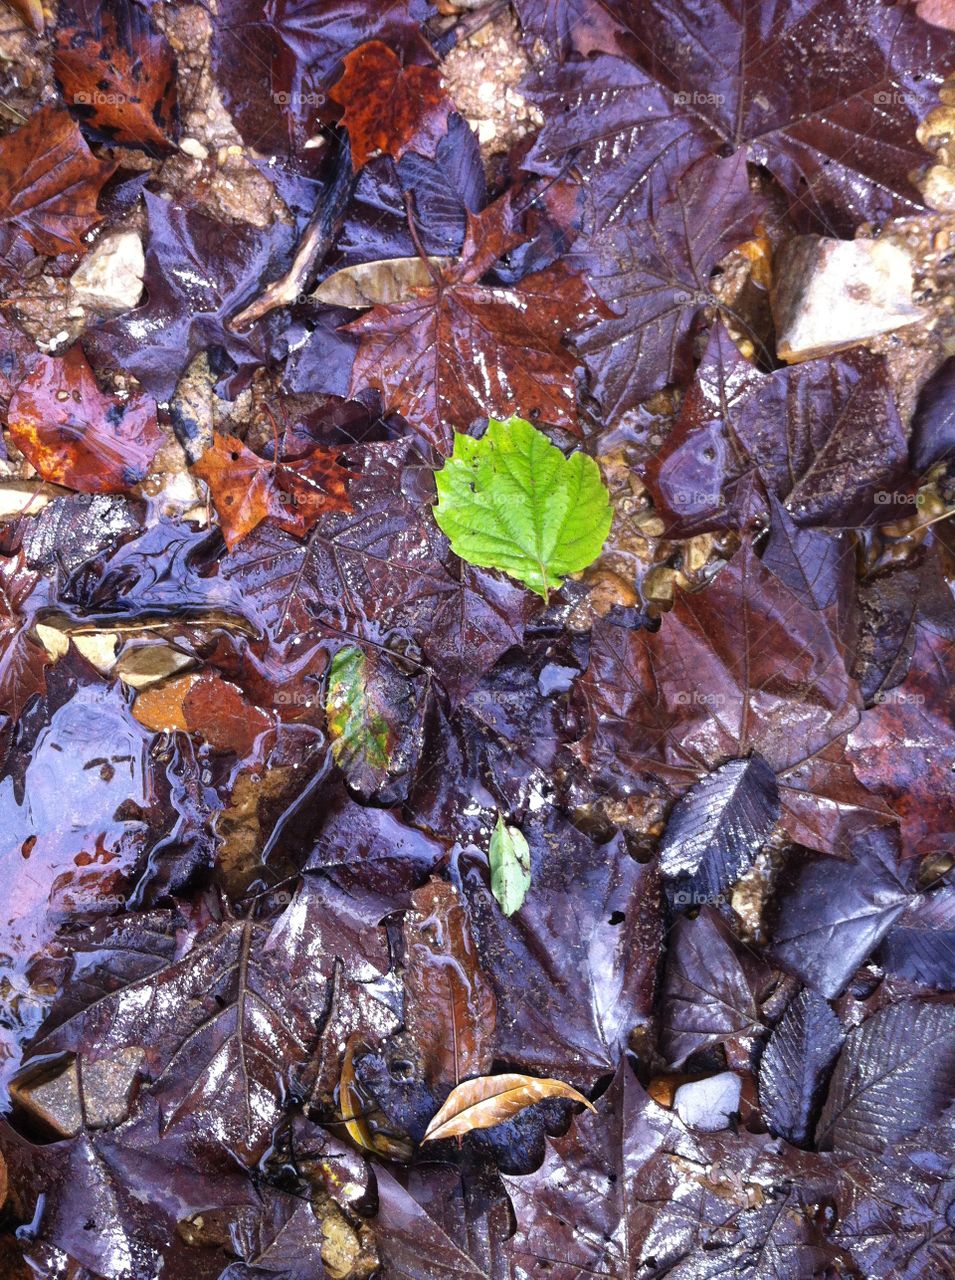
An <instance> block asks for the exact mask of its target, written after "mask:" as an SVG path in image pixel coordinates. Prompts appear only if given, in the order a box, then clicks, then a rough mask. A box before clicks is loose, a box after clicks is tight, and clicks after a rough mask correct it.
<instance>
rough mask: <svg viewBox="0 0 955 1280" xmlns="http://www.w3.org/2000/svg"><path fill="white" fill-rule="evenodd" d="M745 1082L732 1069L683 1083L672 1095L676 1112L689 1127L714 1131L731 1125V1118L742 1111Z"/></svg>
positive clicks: (708, 1131)
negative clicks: (740, 1108)
mask: <svg viewBox="0 0 955 1280" xmlns="http://www.w3.org/2000/svg"><path fill="white" fill-rule="evenodd" d="M742 1089H743V1082H742V1080H741V1079H740V1078H739V1076H737V1075H734V1074H733V1072H732V1071H723V1072H721V1074H720V1075H718V1076H707V1078H706V1079H705V1080H692V1081H690V1082H689V1083H688V1084H681V1085H680V1087H679V1089H677V1091H676V1093H675V1094H674V1095H673V1106H674V1109H675V1110H676V1113H677V1115H678V1116H679V1117H680V1119H681V1120H682V1121H683V1123H684V1124H685V1125H686V1126H687V1128H689V1129H698V1130H700V1131H701V1132H702V1133H715V1132H716V1131H717V1130H718V1129H728V1128H729V1117H730V1116H731V1115H732V1114H733V1113H734V1112H736V1111H738V1110H739V1099H740V1094H741V1092H742Z"/></svg>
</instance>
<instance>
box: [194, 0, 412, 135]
mask: <svg viewBox="0 0 955 1280" xmlns="http://www.w3.org/2000/svg"><path fill="white" fill-rule="evenodd" d="M427 14H428V6H427V5H426V4H425V3H423V0H383V3H381V4H376V5H375V7H374V10H373V11H370V10H369V8H368V6H367V5H366V4H364V3H362V0H279V3H278V4H276V5H275V6H273V7H272V8H270V9H266V10H263V8H262V6H261V4H259V3H258V0H227V3H225V4H223V5H222V7H221V8H220V9H219V10H218V11H217V16H216V20H215V23H214V29H213V40H212V71H213V75H214V76H215V79H216V83H217V85H218V86H219V90H220V92H221V94H222V99H223V101H224V102H225V104H226V107H227V108H228V110H229V111H230V113H231V114H232V118H233V119H234V121H235V123H236V127H237V128H238V130H239V132H240V133H241V135H242V137H243V139H244V140H245V141H246V142H247V143H248V144H249V146H251V147H255V148H256V149H257V150H259V151H275V152H280V153H281V152H289V151H300V150H301V149H302V147H303V145H304V143H305V142H306V141H307V140H308V138H309V137H310V136H311V135H313V134H314V133H315V132H316V128H317V125H318V121H319V119H320V117H321V114H322V108H323V106H324V104H325V101H326V93H327V90H328V87H329V85H330V83H331V82H332V81H333V80H334V79H335V78H336V75H337V74H338V73H340V71H341V65H342V63H341V60H342V58H343V57H344V56H345V54H347V53H348V52H349V50H351V49H354V47H355V46H356V45H358V44H361V42H362V41H363V40H372V39H378V40H383V41H386V42H387V43H388V44H389V45H391V46H392V48H395V49H399V50H401V51H402V52H403V53H405V54H407V55H410V57H411V58H417V59H419V60H420V59H422V58H424V59H427V58H428V57H429V56H430V55H431V51H430V49H429V48H428V46H427V44H426V43H425V42H424V40H423V39H422V37H421V35H420V32H419V21H421V20H423V19H424V18H425V17H426V16H427Z"/></svg>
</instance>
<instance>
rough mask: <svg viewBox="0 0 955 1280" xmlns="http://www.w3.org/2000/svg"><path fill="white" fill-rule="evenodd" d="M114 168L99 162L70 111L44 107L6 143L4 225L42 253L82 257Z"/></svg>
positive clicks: (1, 200)
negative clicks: (104, 188) (102, 190)
mask: <svg viewBox="0 0 955 1280" xmlns="http://www.w3.org/2000/svg"><path fill="white" fill-rule="evenodd" d="M114 167H115V166H114V165H113V164H112V163H111V162H109V161H107V160H97V159H96V157H95V156H94V155H93V153H92V152H91V151H90V149H89V147H88V146H87V145H86V142H85V141H84V139H83V135H82V134H81V133H80V131H79V129H78V128H77V125H76V122H75V121H74V120H73V118H72V117H71V116H70V114H69V112H68V111H58V110H56V109H55V108H53V107H43V108H42V109H41V110H39V111H37V112H36V113H35V115H32V116H31V117H30V119H29V120H28V121H27V122H26V124H24V125H21V126H20V128H19V129H15V130H14V131H13V133H8V134H7V136H6V137H5V138H0V224H7V225H8V226H10V227H12V228H14V229H16V230H18V231H20V232H21V233H22V234H23V235H24V236H25V237H26V239H27V241H28V242H29V244H31V245H32V246H33V248H34V249H36V250H37V252H38V253H49V254H57V253H69V252H74V251H75V252H79V251H80V250H82V249H83V248H84V245H83V241H82V239H81V238H80V237H81V236H83V235H84V234H85V233H86V232H87V231H89V229H90V227H92V226H93V225H94V224H95V223H97V222H98V221H99V217H100V215H99V214H98V213H97V212H96V201H97V199H98V197H99V193H100V189H101V187H102V186H103V183H104V182H105V181H106V179H107V178H108V177H109V176H110V174H111V173H112V172H113V169H114Z"/></svg>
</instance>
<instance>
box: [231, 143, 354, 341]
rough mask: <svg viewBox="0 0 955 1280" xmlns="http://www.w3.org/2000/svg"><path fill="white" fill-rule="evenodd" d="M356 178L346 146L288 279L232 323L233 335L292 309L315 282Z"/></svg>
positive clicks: (275, 284)
mask: <svg viewBox="0 0 955 1280" xmlns="http://www.w3.org/2000/svg"><path fill="white" fill-rule="evenodd" d="M354 186H355V177H354V175H353V174H352V171H351V156H350V154H349V151H348V147H347V146H344V147H342V149H341V152H340V154H339V163H338V172H337V173H336V175H335V179H334V181H333V182H332V185H331V188H330V190H329V191H328V194H327V196H326V197H325V199H323V200H322V201H321V203H320V204H319V205H318V207H317V209H316V210H315V212H314V213H313V214H312V216H311V218H310V219H309V223H308V226H307V227H306V228H305V234H304V235H303V237H302V240H301V243H300V244H299V246H298V250H297V252H296V254H295V257H294V259H293V260H292V265H291V266H290V267H289V269H288V271H286V273H285V275H284V276H281V277H280V278H279V279H278V280H274V281H273V282H272V283H271V284H270V285H267V286H266V287H265V289H263V291H262V293H260V294H259V296H258V297H257V298H256V299H255V301H254V302H250V303H249V305H248V306H247V307H244V308H243V309H242V310H241V311H240V312H239V314H238V315H236V316H233V317H232V319H231V320H230V321H229V328H230V329H231V330H232V331H233V332H238V331H239V330H240V329H247V328H248V327H249V325H250V324H254V323H255V321H256V320H261V318H262V317H263V316H265V315H268V313H269V312H270V311H274V310H275V309H276V308H277V307H288V306H291V305H292V303H293V302H296V301H298V300H299V299H300V298H301V296H302V294H303V293H305V291H306V290H307V289H308V288H309V286H310V285H311V284H313V283H314V280H315V276H316V275H317V274H318V271H319V269H320V268H321V265H322V263H323V262H324V261H325V256H326V254H327V253H328V251H329V249H330V248H331V247H332V243H333V241H334V239H335V237H336V235H337V234H338V229H339V227H340V226H341V224H342V219H343V218H344V216H345V208H346V206H347V204H348V201H349V199H350V198H351V193H352V191H353V190H354Z"/></svg>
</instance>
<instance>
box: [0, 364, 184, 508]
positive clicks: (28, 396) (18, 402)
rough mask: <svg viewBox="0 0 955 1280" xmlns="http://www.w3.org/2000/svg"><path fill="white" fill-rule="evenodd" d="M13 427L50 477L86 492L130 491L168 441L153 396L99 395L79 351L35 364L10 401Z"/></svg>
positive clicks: (19, 441) (38, 466) (20, 444)
mask: <svg viewBox="0 0 955 1280" xmlns="http://www.w3.org/2000/svg"><path fill="white" fill-rule="evenodd" d="M7 429H8V431H9V432H10V438H11V439H12V440H13V443H14V444H15V445H16V446H17V448H18V449H20V450H21V452H22V453H23V454H24V456H25V457H26V458H27V460H28V461H29V462H30V463H31V464H32V465H33V466H34V467H36V469H37V471H38V472H39V473H40V475H41V476H42V477H43V479H44V480H50V481H52V482H53V483H55V484H62V485H65V486H66V487H67V488H69V489H77V490H78V491H79V492H80V493H124V492H126V491H127V490H129V489H131V488H132V486H133V485H135V484H138V483H139V482H140V481H141V480H142V479H143V478H144V476H145V475H146V472H147V471H148V470H149V466H150V464H151V462H152V460H153V458H154V457H155V455H156V452H157V450H158V449H159V446H160V445H161V444H162V442H163V440H164V438H165V437H164V433H163V431H162V428H161V427H160V426H159V423H158V422H157V421H156V405H155V403H154V402H153V400H152V399H151V397H149V396H146V395H134V396H131V397H130V398H129V400H127V401H125V402H124V401H122V400H120V398H119V397H118V396H114V395H108V394H106V393H104V392H103V391H101V390H100V388H99V385H98V383H97V381H96V379H95V378H94V377H93V371H92V370H91V369H90V367H89V365H88V364H87V361H86V357H85V356H84V355H83V351H82V348H80V347H79V346H75V347H71V348H70V349H69V351H67V353H66V355H64V356H63V357H62V358H60V357H58V356H43V357H41V358H40V359H39V360H38V361H37V363H36V366H35V368H34V369H33V371H32V373H30V374H29V375H28V376H27V377H26V378H25V379H24V380H23V381H22V382H21V383H20V385H19V386H18V387H17V389H16V391H15V392H14V394H13V396H12V397H11V400H10V408H9V412H8V418H7Z"/></svg>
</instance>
